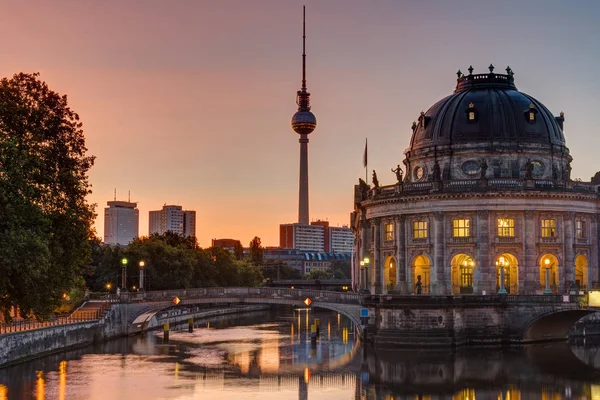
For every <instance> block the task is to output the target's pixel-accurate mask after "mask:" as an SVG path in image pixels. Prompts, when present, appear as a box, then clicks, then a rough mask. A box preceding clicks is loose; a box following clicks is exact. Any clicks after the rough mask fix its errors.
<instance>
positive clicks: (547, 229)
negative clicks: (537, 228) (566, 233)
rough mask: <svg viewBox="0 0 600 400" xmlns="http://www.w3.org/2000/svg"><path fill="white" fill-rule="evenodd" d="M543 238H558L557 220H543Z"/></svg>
mask: <svg viewBox="0 0 600 400" xmlns="http://www.w3.org/2000/svg"><path fill="white" fill-rule="evenodd" d="M542 237H545V238H552V237H556V220H555V219H543V220H542Z"/></svg>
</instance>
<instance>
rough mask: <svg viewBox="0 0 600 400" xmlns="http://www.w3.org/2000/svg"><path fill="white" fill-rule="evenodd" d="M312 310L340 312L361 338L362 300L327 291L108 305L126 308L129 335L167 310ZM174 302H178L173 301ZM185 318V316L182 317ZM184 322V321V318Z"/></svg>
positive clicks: (203, 293) (128, 298)
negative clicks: (263, 307) (268, 307)
mask: <svg viewBox="0 0 600 400" xmlns="http://www.w3.org/2000/svg"><path fill="white" fill-rule="evenodd" d="M307 299H309V300H310V307H315V308H322V309H326V310H331V311H335V312H338V313H340V314H342V315H344V316H345V317H347V318H348V319H349V320H350V321H352V323H353V324H354V326H355V329H356V330H357V332H358V334H359V335H362V332H363V326H362V324H361V321H360V310H361V308H362V305H361V296H360V295H359V294H357V293H350V292H332V291H327V290H310V289H288V288H286V289H283V288H270V287H260V288H199V289H182V290H166V291H151V292H130V293H121V295H120V296H119V298H117V297H116V296H114V295H111V296H110V297H109V301H111V302H118V303H120V304H127V305H128V307H127V310H128V311H127V313H128V315H129V317H128V321H129V322H130V323H131V327H130V332H137V331H141V330H145V329H147V328H148V327H151V326H152V323H151V322H152V319H153V318H154V317H155V316H156V315H157V314H158V313H159V312H160V311H162V310H165V309H178V308H179V309H186V308H187V309H189V308H191V307H194V306H197V305H215V306H219V305H234V304H236V305H237V304H245V305H251V304H260V305H288V306H294V307H299V308H306V307H307V306H308V305H307V304H306V302H307ZM174 300H175V301H174ZM183 315H185V314H183ZM181 320H184V318H181Z"/></svg>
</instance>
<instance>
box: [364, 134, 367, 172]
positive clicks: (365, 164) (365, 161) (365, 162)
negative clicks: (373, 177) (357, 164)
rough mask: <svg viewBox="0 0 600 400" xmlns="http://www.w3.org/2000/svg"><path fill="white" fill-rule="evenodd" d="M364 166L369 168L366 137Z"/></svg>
mask: <svg viewBox="0 0 600 400" xmlns="http://www.w3.org/2000/svg"><path fill="white" fill-rule="evenodd" d="M363 167H365V168H367V139H365V154H364V155H363Z"/></svg>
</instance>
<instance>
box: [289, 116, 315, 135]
mask: <svg viewBox="0 0 600 400" xmlns="http://www.w3.org/2000/svg"><path fill="white" fill-rule="evenodd" d="M316 127H317V118H316V117H315V115H314V114H313V113H312V112H310V111H298V112H297V113H296V114H294V116H293V117H292V129H294V131H295V132H296V133H298V134H300V135H308V134H309V133H311V132H312V131H314V130H315V128H316Z"/></svg>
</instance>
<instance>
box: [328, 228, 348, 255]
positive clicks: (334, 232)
mask: <svg viewBox="0 0 600 400" xmlns="http://www.w3.org/2000/svg"><path fill="white" fill-rule="evenodd" d="M329 245H330V248H331V249H330V252H331V253H352V248H353V247H354V232H352V229H350V228H349V227H347V226H342V227H339V226H330V227H329Z"/></svg>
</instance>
